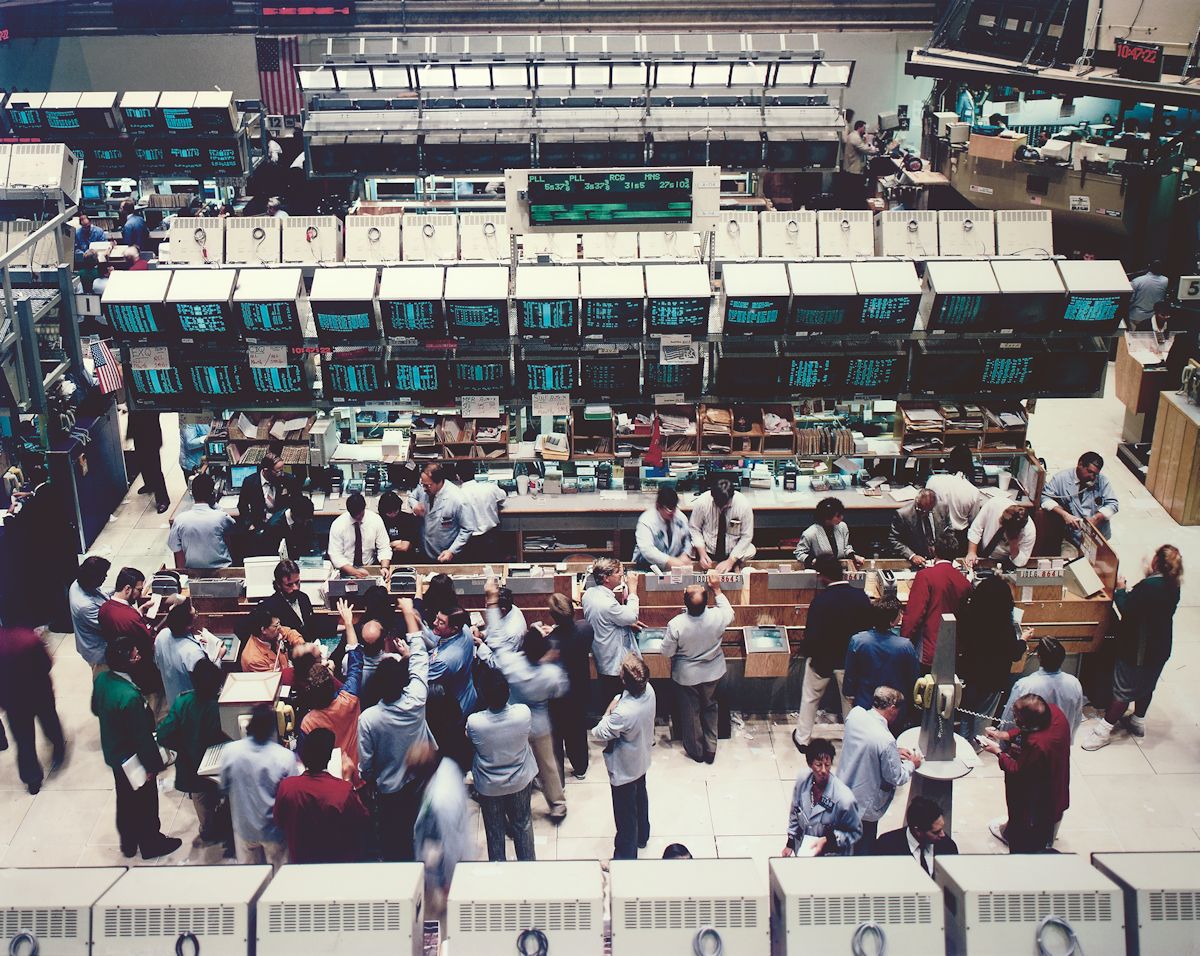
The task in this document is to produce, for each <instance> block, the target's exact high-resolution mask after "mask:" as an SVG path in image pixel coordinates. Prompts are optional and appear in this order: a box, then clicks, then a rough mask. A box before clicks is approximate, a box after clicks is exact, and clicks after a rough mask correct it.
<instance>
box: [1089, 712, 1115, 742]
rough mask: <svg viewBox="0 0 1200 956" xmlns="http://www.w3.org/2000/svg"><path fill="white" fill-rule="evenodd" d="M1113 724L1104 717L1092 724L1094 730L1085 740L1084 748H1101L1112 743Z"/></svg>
mask: <svg viewBox="0 0 1200 956" xmlns="http://www.w3.org/2000/svg"><path fill="white" fill-rule="evenodd" d="M1112 732H1113V725H1112V724H1110V723H1109V722H1108V721H1107V720H1105V719H1104V718H1103V717H1100V718H1098V719H1097V720H1096V722H1095V723H1094V724H1092V732H1091V733H1090V734H1088V735H1087V737H1085V738H1084V740H1083V749H1084V750H1101V749H1103V748H1104V747H1107V746H1108V745H1109V744H1111V743H1112Z"/></svg>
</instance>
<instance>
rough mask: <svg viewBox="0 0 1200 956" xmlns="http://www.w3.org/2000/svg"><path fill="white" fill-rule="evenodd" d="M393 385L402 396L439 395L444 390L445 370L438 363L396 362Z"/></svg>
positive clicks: (393, 368)
mask: <svg viewBox="0 0 1200 956" xmlns="http://www.w3.org/2000/svg"><path fill="white" fill-rule="evenodd" d="M391 373H392V374H391V384H392V387H393V388H395V389H396V391H397V392H399V393H400V394H401V395H408V396H411V397H413V398H420V397H422V396H433V395H437V394H438V393H439V392H441V391H442V390H443V387H444V382H443V376H444V374H445V372H444V369H443V367H442V366H441V365H439V364H438V363H437V362H420V361H413V362H405V361H400V362H394V363H393V364H392V368H391Z"/></svg>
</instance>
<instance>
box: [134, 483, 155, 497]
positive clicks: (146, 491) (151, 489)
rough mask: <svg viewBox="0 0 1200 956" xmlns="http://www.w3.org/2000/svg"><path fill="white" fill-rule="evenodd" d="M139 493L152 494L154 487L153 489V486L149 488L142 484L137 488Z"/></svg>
mask: <svg viewBox="0 0 1200 956" xmlns="http://www.w3.org/2000/svg"><path fill="white" fill-rule="evenodd" d="M137 493H138V494H139V495H152V494H154V489H153V488H147V487H146V486H145V485H142V487H140V488H139V489H138V490H137Z"/></svg>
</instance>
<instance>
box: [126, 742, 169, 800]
mask: <svg viewBox="0 0 1200 956" xmlns="http://www.w3.org/2000/svg"><path fill="white" fill-rule="evenodd" d="M158 759H159V760H161V761H162V763H163V766H164V767H169V766H170V765H171V764H173V763H174V762H175V751H173V750H167V749H165V748H163V747H159V748H158ZM121 769H122V770H123V771H125V779H126V780H128V781H129V786H130V787H132V788H133V789H134V790H141V789H142V787H144V786H145V785H146V781H147V780H149V779H150V775H149V774H148V773H146V768H145V766H144V765H143V764H142V761H141V758H140V757H138V755H137V754H133V755H132V756H130V757H128V758H127V759H126V760H125V761H124V763H122V764H121Z"/></svg>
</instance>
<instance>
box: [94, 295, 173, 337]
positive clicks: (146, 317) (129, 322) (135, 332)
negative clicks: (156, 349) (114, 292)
mask: <svg viewBox="0 0 1200 956" xmlns="http://www.w3.org/2000/svg"><path fill="white" fill-rule="evenodd" d="M103 309H104V317H105V318H106V319H107V320H108V324H109V327H110V328H111V329H112V330H113V334H114V335H115V336H116V337H117V338H118V339H122V340H126V341H128V340H147V339H156V338H162V337H163V336H164V335H165V334H166V330H165V329H164V327H163V322H162V319H161V317H160V315H159V312H158V309H156V308H155V307H154V306H152V305H149V304H145V303H139V304H130V303H125V302H106V303H104V305H103Z"/></svg>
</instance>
